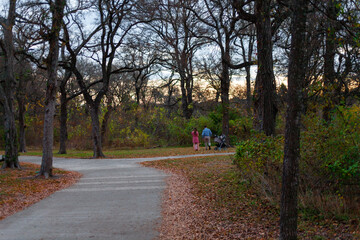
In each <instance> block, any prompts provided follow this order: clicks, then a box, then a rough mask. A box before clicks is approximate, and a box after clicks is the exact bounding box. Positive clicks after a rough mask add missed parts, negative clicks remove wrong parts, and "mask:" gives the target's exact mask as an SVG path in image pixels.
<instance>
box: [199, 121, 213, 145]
mask: <svg viewBox="0 0 360 240" xmlns="http://www.w3.org/2000/svg"><path fill="white" fill-rule="evenodd" d="M211 135H212V132H211V130H210V129H208V128H207V127H206V126H205V127H204V130H203V131H202V133H201V136H202V138H203V140H204V143H205V149H206V150H207V149H208V148H209V150H211V142H210V137H211Z"/></svg>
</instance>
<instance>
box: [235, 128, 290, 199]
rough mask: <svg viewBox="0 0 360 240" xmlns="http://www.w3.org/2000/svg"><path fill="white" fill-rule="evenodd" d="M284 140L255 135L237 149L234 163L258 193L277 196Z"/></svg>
mask: <svg viewBox="0 0 360 240" xmlns="http://www.w3.org/2000/svg"><path fill="white" fill-rule="evenodd" d="M283 144H284V138H283V137H281V136H279V137H266V136H265V135H264V134H257V135H254V136H253V137H252V138H250V139H248V140H245V141H241V142H240V143H239V145H238V146H237V148H236V154H235V157H234V163H235V164H236V165H237V166H238V167H239V169H240V171H241V172H242V173H243V175H244V177H245V178H246V179H247V180H248V181H249V182H250V183H251V184H252V186H253V187H254V188H257V189H258V191H262V192H264V193H265V194H266V195H267V196H274V195H275V196H276V195H278V191H279V184H280V180H281V171H280V169H281V165H282V161H283Z"/></svg>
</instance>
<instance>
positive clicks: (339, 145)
mask: <svg viewBox="0 0 360 240" xmlns="http://www.w3.org/2000/svg"><path fill="white" fill-rule="evenodd" d="M303 126H304V129H303V131H302V132H301V143H300V144H301V148H300V150H301V159H300V162H299V183H300V188H299V199H300V200H299V202H300V207H301V208H302V209H309V208H310V209H315V210H316V211H321V212H323V213H324V212H326V214H333V215H336V216H340V215H341V214H344V213H346V214H348V213H353V214H359V210H360V206H359V203H360V201H359V193H360V147H359V144H360V137H359V134H360V109H359V107H358V106H353V107H350V108H345V107H338V108H337V109H336V111H335V112H334V113H333V119H332V121H331V122H330V123H324V122H323V120H322V119H320V118H318V117H317V116H316V115H308V116H306V117H304V119H303ZM283 144H284V138H283V137H281V136H279V137H266V136H264V135H262V134H257V135H254V136H253V137H252V138H250V139H248V140H245V141H241V142H240V143H239V146H238V147H237V149H236V155H235V159H234V163H235V164H236V165H237V166H238V167H239V170H240V172H241V173H242V175H243V177H244V178H246V180H248V182H251V183H252V184H251V186H252V187H254V188H255V189H257V190H258V191H259V192H261V191H262V192H263V193H265V194H266V196H274V197H275V198H273V200H276V202H277V201H278V199H279V196H280V189H281V181H280V180H281V175H282V173H281V170H282V161H283ZM269 193H271V194H269Z"/></svg>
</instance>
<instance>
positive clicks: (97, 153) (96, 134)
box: [90, 104, 105, 158]
mask: <svg viewBox="0 0 360 240" xmlns="http://www.w3.org/2000/svg"><path fill="white" fill-rule="evenodd" d="M90 116H91V125H92V138H93V144H94V146H93V147H94V155H93V158H99V157H105V155H104V154H103V152H102V144H101V133H100V121H99V106H95V104H93V106H90Z"/></svg>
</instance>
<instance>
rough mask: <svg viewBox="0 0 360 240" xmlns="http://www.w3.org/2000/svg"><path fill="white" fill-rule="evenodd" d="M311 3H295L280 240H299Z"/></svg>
mask: <svg viewBox="0 0 360 240" xmlns="http://www.w3.org/2000/svg"><path fill="white" fill-rule="evenodd" d="M306 6H307V0H292V1H291V7H292V11H293V16H292V21H291V50H290V58H289V70H288V106H287V112H286V129H285V144H284V163H283V176H282V194H281V209H280V239H283V240H285V239H286V240H292V239H294V240H295V239H297V218H298V208H297V196H298V185H299V180H298V175H299V159H300V127H301V112H302V96H303V95H302V86H303V82H304V81H305V62H306V59H305V54H304V51H303V49H304V48H305V34H306Z"/></svg>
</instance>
